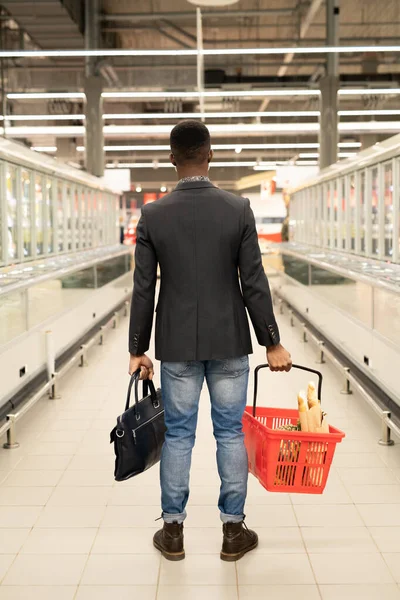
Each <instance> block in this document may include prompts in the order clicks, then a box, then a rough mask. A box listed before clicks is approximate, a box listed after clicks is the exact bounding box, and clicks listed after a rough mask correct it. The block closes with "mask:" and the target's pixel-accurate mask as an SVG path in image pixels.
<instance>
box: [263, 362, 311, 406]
mask: <svg viewBox="0 0 400 600" xmlns="http://www.w3.org/2000/svg"><path fill="white" fill-rule="evenodd" d="M267 367H268V368H269V364H268V363H266V364H265V365H258V367H256V368H255V369H254V400H253V417H255V416H256V408H257V392H258V371H259V370H260V369H266V368H267ZM292 367H293V368H294V369H301V370H302V371H308V372H309V373H314V374H315V375H318V398H319V400H321V395H322V373H320V372H319V371H316V370H315V369H310V368H309V367H303V366H301V365H292Z"/></svg>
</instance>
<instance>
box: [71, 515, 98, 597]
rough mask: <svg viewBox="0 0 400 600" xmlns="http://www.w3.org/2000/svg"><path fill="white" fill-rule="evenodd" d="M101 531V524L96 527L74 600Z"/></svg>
mask: <svg viewBox="0 0 400 600" xmlns="http://www.w3.org/2000/svg"><path fill="white" fill-rule="evenodd" d="M87 529H91V528H87ZM99 531H100V525H99V526H98V527H96V533H95V536H94V538H93V542H92V544H91V546H90V549H89V552H88V553H87V558H86V561H85V564H84V566H83V568H82V572H81V576H80V578H79V582H78V585H77V587H76V590H75V594H74V596H73V599H72V600H75V599H76V597H77V594H78V591H79V587H80V585H81V583H82V579H83V576H84V573H85V570H86V567H87V565H88V562H89V558H90V556H92V550H93V547H94V544H95V542H96V540H97V536H98V535H99ZM82 554H86V552H83V553H82Z"/></svg>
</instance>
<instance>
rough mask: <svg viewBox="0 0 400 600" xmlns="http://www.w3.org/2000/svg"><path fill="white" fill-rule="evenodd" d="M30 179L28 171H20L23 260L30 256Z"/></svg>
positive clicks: (30, 175)
mask: <svg viewBox="0 0 400 600" xmlns="http://www.w3.org/2000/svg"><path fill="white" fill-rule="evenodd" d="M31 177H32V174H31V173H30V172H29V171H25V169H22V170H21V191H22V193H21V220H22V243H23V256H24V258H26V257H28V256H32V239H31V237H32V215H31Z"/></svg>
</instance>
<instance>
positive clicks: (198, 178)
mask: <svg viewBox="0 0 400 600" xmlns="http://www.w3.org/2000/svg"><path fill="white" fill-rule="evenodd" d="M193 181H208V182H210V178H209V177H206V176H205V175H194V176H193V177H183V179H180V180H179V182H178V185H179V184H181V183H192V182H193Z"/></svg>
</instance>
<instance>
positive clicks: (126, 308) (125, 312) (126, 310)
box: [124, 300, 129, 317]
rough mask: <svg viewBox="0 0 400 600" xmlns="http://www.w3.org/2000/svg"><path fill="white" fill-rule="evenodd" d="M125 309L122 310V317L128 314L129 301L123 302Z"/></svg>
mask: <svg viewBox="0 0 400 600" xmlns="http://www.w3.org/2000/svg"><path fill="white" fill-rule="evenodd" d="M124 305H125V308H124V317H127V316H128V314H129V301H128V300H125V302H124Z"/></svg>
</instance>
